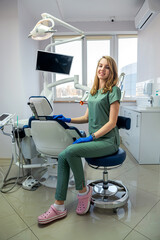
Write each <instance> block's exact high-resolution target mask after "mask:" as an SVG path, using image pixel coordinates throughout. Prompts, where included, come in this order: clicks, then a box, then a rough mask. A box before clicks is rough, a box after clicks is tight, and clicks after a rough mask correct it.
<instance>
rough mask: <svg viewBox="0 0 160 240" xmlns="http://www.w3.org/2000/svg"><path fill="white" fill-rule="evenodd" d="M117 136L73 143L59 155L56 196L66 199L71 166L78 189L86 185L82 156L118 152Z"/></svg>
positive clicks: (57, 198) (59, 198) (105, 154)
mask: <svg viewBox="0 0 160 240" xmlns="http://www.w3.org/2000/svg"><path fill="white" fill-rule="evenodd" d="M114 139H115V138H108V139H107V138H103V139H97V140H95V141H92V142H85V143H78V144H72V145H70V146H68V147H67V148H66V149H65V150H64V151H62V152H61V153H60V154H59V156H58V179H57V188H56V194H55V198H56V200H61V201H65V200H66V196H67V189H68V182H69V176H70V168H71V170H72V172H73V175H74V179H75V188H76V190H81V189H83V187H84V186H85V185H86V184H85V178H84V171H83V165H82V160H81V158H82V157H84V158H89V157H100V156H101V157H102V156H107V155H110V154H113V153H115V152H117V150H118V147H119V146H117V145H116V143H115V140H114Z"/></svg>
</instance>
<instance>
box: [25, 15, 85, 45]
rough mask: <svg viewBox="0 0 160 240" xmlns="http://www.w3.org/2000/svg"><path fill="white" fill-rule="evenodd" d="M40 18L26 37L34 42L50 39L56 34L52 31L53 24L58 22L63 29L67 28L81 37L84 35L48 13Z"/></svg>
mask: <svg viewBox="0 0 160 240" xmlns="http://www.w3.org/2000/svg"><path fill="white" fill-rule="evenodd" d="M41 16H42V20H40V21H39V22H38V23H37V24H36V26H35V27H34V28H33V30H32V31H31V32H30V34H29V35H28V37H31V38H32V39H34V40H45V39H48V38H50V37H52V36H53V34H54V32H56V30H54V29H53V27H54V26H55V24H54V22H58V23H59V24H60V25H63V26H64V27H66V28H69V29H70V30H72V31H74V32H77V33H79V34H81V35H82V34H84V33H83V31H81V30H79V29H78V28H75V27H73V26H72V25H70V24H68V23H66V22H63V21H62V20H60V19H58V18H56V17H53V16H52V15H50V14H48V13H42V14H41Z"/></svg>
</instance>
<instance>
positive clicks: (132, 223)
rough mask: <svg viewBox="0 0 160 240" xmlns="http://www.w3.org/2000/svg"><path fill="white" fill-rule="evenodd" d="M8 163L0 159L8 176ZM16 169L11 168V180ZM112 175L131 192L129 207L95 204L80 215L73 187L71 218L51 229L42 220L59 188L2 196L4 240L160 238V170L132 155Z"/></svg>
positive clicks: (0, 237)
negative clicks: (102, 207)
mask: <svg viewBox="0 0 160 240" xmlns="http://www.w3.org/2000/svg"><path fill="white" fill-rule="evenodd" d="M9 163H10V162H9V161H3V160H0V172H4V173H5V172H6V171H7V169H8V166H9ZM16 168H17V167H16V166H13V167H12V176H15V175H16V173H17V169H16ZM85 169H86V178H87V179H90V180H91V179H97V178H101V174H102V172H101V171H100V170H94V169H91V168H90V167H88V166H86V168H85ZM109 177H110V179H118V180H121V181H122V182H123V183H124V184H125V185H126V186H127V188H128V189H129V200H128V202H127V204H126V206H124V207H122V208H119V209H118V211H117V213H113V211H112V210H107V209H100V208H96V207H94V206H91V208H90V212H89V213H87V214H86V215H84V216H78V215H77V214H76V213H75V210H76V205H77V196H76V191H75V190H74V189H69V190H68V195H67V201H66V207H67V209H68V215H67V217H66V218H64V219H61V220H58V221H56V222H54V223H51V224H48V225H46V226H39V225H38V224H37V216H38V215H40V214H41V213H43V212H44V211H46V210H47V209H48V207H49V206H50V205H51V204H52V203H53V202H54V193H55V189H52V188H47V187H44V186H40V187H39V188H38V189H37V190H36V191H27V190H24V189H22V188H21V186H16V187H15V188H14V189H13V190H12V191H11V192H10V193H5V194H4V193H0V216H1V218H0V240H8V239H10V240H23V239H24V240H36V239H40V240H44V239H45V240H51V239H54V240H63V239H66V240H70V239H76V240H81V239H88V240H91V239H92V240H100V239H108V240H123V239H125V240H147V239H150V240H159V239H160V227H159V226H160V166H159V165H138V163H137V162H136V161H135V160H134V158H133V157H132V156H131V155H130V153H128V152H127V159H126V160H125V162H124V164H123V166H122V167H120V168H117V169H115V170H111V171H110V172H109ZM0 181H2V177H1V175H0Z"/></svg>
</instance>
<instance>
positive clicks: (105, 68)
mask: <svg viewBox="0 0 160 240" xmlns="http://www.w3.org/2000/svg"><path fill="white" fill-rule="evenodd" d="M109 71H110V68H109V65H108V64H107V60H106V59H105V58H102V59H101V60H100V62H99V64H98V67H97V76H98V78H99V79H100V80H106V79H107V78H108V76H109Z"/></svg>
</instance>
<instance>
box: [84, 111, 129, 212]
mask: <svg viewBox="0 0 160 240" xmlns="http://www.w3.org/2000/svg"><path fill="white" fill-rule="evenodd" d="M130 125H131V119H130V118H126V117H121V116H119V117H118V121H117V127H118V128H119V129H120V128H124V129H127V130H129V129H130ZM125 159H126V152H125V151H124V150H123V149H122V148H120V147H119V149H118V152H116V153H115V154H113V155H109V156H104V157H96V158H85V160H86V161H87V163H88V165H89V166H90V167H92V168H94V169H102V170H103V179H102V180H96V181H93V182H90V183H89V185H90V186H92V187H93V194H92V200H91V203H92V204H94V206H96V207H99V208H106V209H113V211H114V212H116V209H118V208H119V207H121V206H123V205H125V204H126V202H127V200H128V197H129V193H128V190H127V188H126V187H125V186H124V185H123V184H122V183H121V182H120V181H117V180H114V181H113V180H109V179H108V170H111V169H115V168H117V167H120V166H121V165H122V164H123V162H124V160H125Z"/></svg>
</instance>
